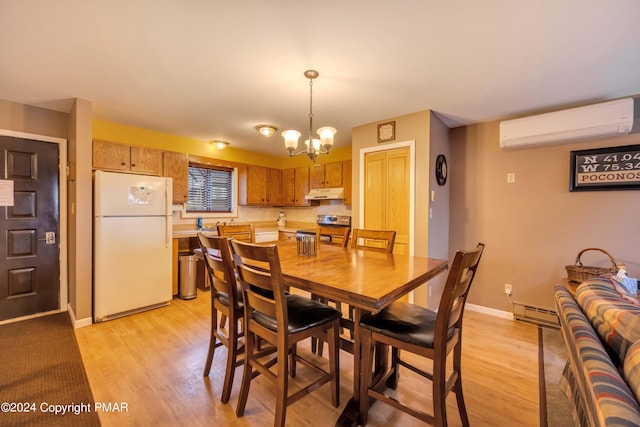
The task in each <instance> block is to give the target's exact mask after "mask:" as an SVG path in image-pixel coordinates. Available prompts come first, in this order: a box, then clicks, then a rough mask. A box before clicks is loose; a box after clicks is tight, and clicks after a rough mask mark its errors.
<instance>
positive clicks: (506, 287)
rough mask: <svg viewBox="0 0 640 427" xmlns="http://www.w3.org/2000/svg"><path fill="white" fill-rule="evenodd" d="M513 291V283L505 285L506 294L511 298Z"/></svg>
mask: <svg viewBox="0 0 640 427" xmlns="http://www.w3.org/2000/svg"><path fill="white" fill-rule="evenodd" d="M512 291H513V285H511V283H505V284H504V293H505V294H506V295H508V296H511V292H512Z"/></svg>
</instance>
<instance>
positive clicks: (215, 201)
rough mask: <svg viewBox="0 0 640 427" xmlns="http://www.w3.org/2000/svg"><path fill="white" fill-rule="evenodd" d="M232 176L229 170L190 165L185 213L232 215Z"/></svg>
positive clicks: (232, 171) (232, 172)
mask: <svg viewBox="0 0 640 427" xmlns="http://www.w3.org/2000/svg"><path fill="white" fill-rule="evenodd" d="M234 175H235V173H234V170H233V169H231V168H225V167H219V166H208V165H200V164H190V165H189V201H188V202H187V205H186V210H187V212H188V213H199V214H200V213H213V214H215V213H223V214H227V215H228V214H230V213H233V211H234V197H233V194H234V191H233V190H234Z"/></svg>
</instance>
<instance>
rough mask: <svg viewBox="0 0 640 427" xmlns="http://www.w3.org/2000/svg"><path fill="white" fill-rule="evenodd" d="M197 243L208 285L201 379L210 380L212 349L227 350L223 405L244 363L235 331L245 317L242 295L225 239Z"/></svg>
mask: <svg viewBox="0 0 640 427" xmlns="http://www.w3.org/2000/svg"><path fill="white" fill-rule="evenodd" d="M198 241H199V243H200V248H201V250H202V256H203V258H204V264H205V267H206V270H207V274H208V275H209V282H210V283H211V337H210V339H209V352H208V353H207V361H206V363H205V366H204V376H205V377H207V376H209V372H210V370H211V364H212V362H213V355H214V353H215V349H216V348H217V347H220V346H221V345H224V346H225V347H227V364H226V369H225V374H224V383H223V384H224V385H223V387H222V397H221V398H220V400H221V401H222V403H227V402H228V401H229V397H230V396H231V387H232V386H233V377H234V373H235V369H236V367H238V366H240V365H242V364H243V360H242V359H239V358H238V356H239V355H240V354H241V353H242V351H243V347H242V345H240V338H241V337H242V336H243V335H244V333H242V332H241V331H240V330H239V328H238V322H239V321H241V320H242V318H243V317H244V306H243V303H242V293H241V290H240V287H239V285H238V283H237V282H236V274H235V267H234V265H233V258H232V255H231V248H230V246H229V240H228V238H226V237H215V236H211V237H208V236H205V235H204V234H202V233H198ZM218 312H219V313H220V314H221V316H223V318H222V319H221V321H220V325H219V324H218ZM225 318H226V319H228V321H229V322H228V324H229V326H228V327H227V333H226V335H225V333H224V332H223V330H222V328H224V324H225V322H224V319H225Z"/></svg>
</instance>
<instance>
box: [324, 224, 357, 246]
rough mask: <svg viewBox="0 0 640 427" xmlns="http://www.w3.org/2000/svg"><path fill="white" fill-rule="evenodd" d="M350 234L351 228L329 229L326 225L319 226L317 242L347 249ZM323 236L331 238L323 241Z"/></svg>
mask: <svg viewBox="0 0 640 427" xmlns="http://www.w3.org/2000/svg"><path fill="white" fill-rule="evenodd" d="M349 234H351V229H350V228H349V227H327V226H325V225H318V227H317V228H316V242H320V243H324V244H329V245H334V246H341V247H343V248H346V247H347V245H348V244H349ZM321 236H324V237H329V240H327V239H324V240H322V239H321Z"/></svg>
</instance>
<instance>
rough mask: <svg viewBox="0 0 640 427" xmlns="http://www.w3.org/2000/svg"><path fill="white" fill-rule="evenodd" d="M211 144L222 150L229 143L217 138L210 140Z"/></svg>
mask: <svg viewBox="0 0 640 427" xmlns="http://www.w3.org/2000/svg"><path fill="white" fill-rule="evenodd" d="M211 145H215V146H216V148H217V149H218V150H224V149H225V148H227V146H228V145H229V143H228V142H227V141H221V140H219V139H214V140H213V141H211Z"/></svg>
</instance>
